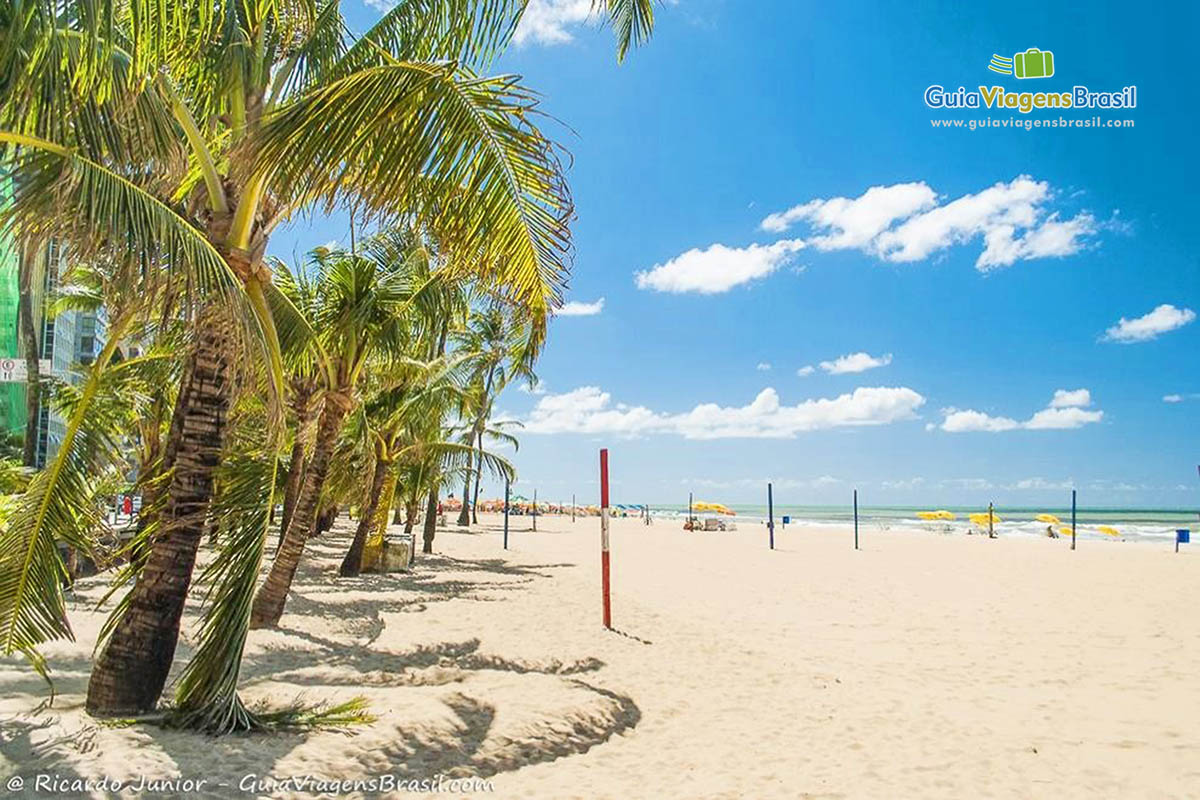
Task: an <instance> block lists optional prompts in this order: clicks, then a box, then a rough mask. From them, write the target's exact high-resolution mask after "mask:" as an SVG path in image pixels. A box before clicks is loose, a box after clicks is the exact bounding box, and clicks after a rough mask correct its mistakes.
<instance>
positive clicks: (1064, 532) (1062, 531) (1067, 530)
mask: <svg viewBox="0 0 1200 800" xmlns="http://www.w3.org/2000/svg"><path fill="white" fill-rule="evenodd" d="M1072 533H1073V531H1072V530H1071V526H1070V525H1063V526H1062V527H1061V528H1059V529H1058V535H1059V536H1070V535H1071V534H1072Z"/></svg>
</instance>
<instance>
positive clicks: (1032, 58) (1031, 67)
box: [1013, 47, 1054, 78]
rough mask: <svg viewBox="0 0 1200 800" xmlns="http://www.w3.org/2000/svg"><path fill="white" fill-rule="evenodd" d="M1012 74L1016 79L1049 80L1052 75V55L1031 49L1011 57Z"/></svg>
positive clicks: (1034, 48) (1046, 51) (1047, 51)
mask: <svg viewBox="0 0 1200 800" xmlns="http://www.w3.org/2000/svg"><path fill="white" fill-rule="evenodd" d="M1013 74H1014V75H1016V76H1017V77H1018V78H1049V77H1050V76H1051V75H1053V74H1054V53H1051V52H1050V51H1049V50H1038V49H1037V48H1036V47H1031V48H1029V49H1028V50H1026V51H1025V52H1024V53H1017V54H1016V55H1014V56H1013Z"/></svg>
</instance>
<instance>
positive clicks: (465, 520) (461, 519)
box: [458, 453, 474, 526]
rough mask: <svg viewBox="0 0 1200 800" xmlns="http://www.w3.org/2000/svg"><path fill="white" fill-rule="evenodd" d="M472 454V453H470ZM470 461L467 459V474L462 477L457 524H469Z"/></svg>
mask: <svg viewBox="0 0 1200 800" xmlns="http://www.w3.org/2000/svg"><path fill="white" fill-rule="evenodd" d="M472 456H474V453H472ZM471 470H472V464H471V461H470V460H468V461H467V476H466V477H465V478H463V496H462V509H461V510H460V511H459V512H458V524H459V525H462V526H466V525H470V524H471Z"/></svg>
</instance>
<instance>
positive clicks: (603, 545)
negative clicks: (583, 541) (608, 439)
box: [600, 448, 612, 630]
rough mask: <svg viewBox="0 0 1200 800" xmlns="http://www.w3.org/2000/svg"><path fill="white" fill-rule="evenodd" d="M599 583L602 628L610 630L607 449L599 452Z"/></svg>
mask: <svg viewBox="0 0 1200 800" xmlns="http://www.w3.org/2000/svg"><path fill="white" fill-rule="evenodd" d="M600 583H601V586H602V590H603V593H604V627H605V628H607V629H609V630H612V602H611V596H610V594H609V566H608V448H604V449H603V450H601V451H600Z"/></svg>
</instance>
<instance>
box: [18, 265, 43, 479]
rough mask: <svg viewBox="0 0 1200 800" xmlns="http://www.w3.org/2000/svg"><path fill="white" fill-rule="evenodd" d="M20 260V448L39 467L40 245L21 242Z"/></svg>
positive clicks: (27, 461)
mask: <svg viewBox="0 0 1200 800" xmlns="http://www.w3.org/2000/svg"><path fill="white" fill-rule="evenodd" d="M20 247H21V253H20V262H19V263H18V266H17V271H18V275H17V281H18V287H17V317H18V319H19V320H20V326H21V347H22V349H24V350H25V370H26V371H27V372H28V373H29V379H28V383H26V384H25V442H24V444H23V447H22V450H21V463H22V464H24V465H25V466H27V467H36V466H37V430H38V413H39V412H40V411H41V393H42V383H41V370H40V369H39V366H38V360H39V359H40V358H41V357H42V349H41V348H40V347H39V346H38V335H37V326H36V325H34V322H33V268H34V266H35V265H36V264H37V250H38V248H37V247H36V246H35V245H34V244H33V243H32V242H22V243H21V245H20Z"/></svg>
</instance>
